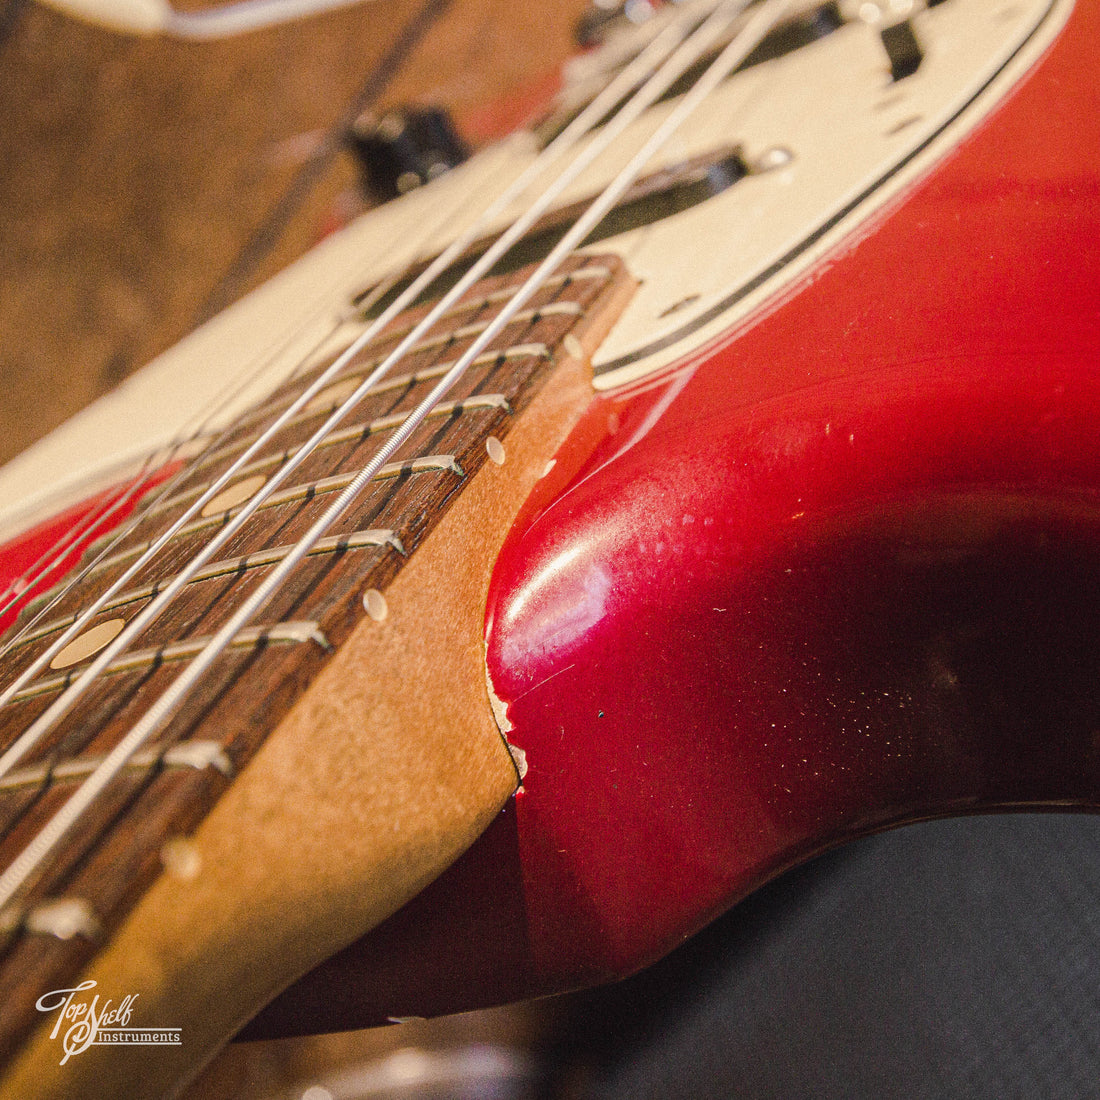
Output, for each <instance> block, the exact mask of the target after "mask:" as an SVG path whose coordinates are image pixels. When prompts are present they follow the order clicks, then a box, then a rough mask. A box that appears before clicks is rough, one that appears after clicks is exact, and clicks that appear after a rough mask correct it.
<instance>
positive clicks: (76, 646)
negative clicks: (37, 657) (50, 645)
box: [50, 619, 126, 672]
mask: <svg viewBox="0 0 1100 1100" xmlns="http://www.w3.org/2000/svg"><path fill="white" fill-rule="evenodd" d="M125 625H126V620H125V619H108V620H107V621H106V622H105V623H96V625H95V626H93V627H92V628H91V629H90V630H85V631H84V633H83V634H80V635H78V636H77V637H75V638H74V639H73V640H72V641H71V642H69V644H68V645H67V646H65V647H64V649H62V650H61V651H60V652H59V653H58V654H57V655H56V656H55V657H54V659H53V660H52V661H50V668H51V669H53V670H54V671H55V672H57V671H58V670H59V669H62V668H68V667H69V666H70V665H75V664H78V663H79V662H80V661H83V660H86V659H87V658H88V657H92V656H94V655H95V654H96V653H98V652H99V651H100V650H101V649H102V648H103V647H104V646H106V645H109V644H110V643H111V642H113V641H114V640H115V638H117V637H118V636H119V634H120V633H121V632H122V628H123V627H124V626H125Z"/></svg>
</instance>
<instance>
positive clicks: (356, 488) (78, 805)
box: [0, 0, 792, 906]
mask: <svg viewBox="0 0 1100 1100" xmlns="http://www.w3.org/2000/svg"><path fill="white" fill-rule="evenodd" d="M791 2H792V0H764V2H763V3H762V4H761V5H760V6H759V8H758V9H757V10H756V12H755V13H754V15H753V16H752V17H751V18H750V19H749V21H748V22H747V23H746V25H745V27H744V28H743V29H742V31H741V32H740V33H738V34H737V35H736V36H735V38H734V39H733V41H731V42H730V44H729V45H728V46H727V47H726V48H725V49H724V50H723V51H722V52H721V54H719V56H718V58H717V59H716V60H715V61H714V62H713V63H712V64H711V65H710V66H709V67H708V68H707V70H706V71H705V72H704V74H703V75H702V77H700V79H699V80H698V81H697V82H696V84H695V85H694V86H693V87H692V89H691V90H690V91H689V92H688V93H687V94H686V95H685V96H684V97H683V98H682V99H681V100H680V102H679V103H678V104H677V106H676V108H675V109H674V110H673V111H672V112H671V113H670V114H669V115H668V116H667V117H666V118H665V121H664V122H663V123H662V124H661V125H660V126H659V127H658V129H657V130H656V131H655V132H654V133H653V135H652V136H651V137H650V138H649V139H648V140H647V141H646V142H645V144H644V145H643V146H642V148H641V149H640V150H639V151H638V152H637V153H636V154H635V155H634V156H633V157H632V158H631V160H630V162H629V163H628V164H627V166H626V168H624V169H623V171H622V172H620V174H619V175H618V176H617V177H616V178H615V180H614V181H613V182H612V183H611V185H610V186H609V187H607V188H606V189H605V190H604V191H603V193H602V194H601V195H600V197H599V198H598V199H597V200H596V201H595V202H593V204H592V205H591V206H590V207H589V208H588V210H587V211H586V212H585V214H584V215H583V216H582V217H581V218H580V219H579V220H578V221H577V222H576V223H575V224H574V225H573V227H572V228H571V229H570V231H569V232H568V233H567V234H566V235H565V236H564V237H563V238H562V239H561V241H559V243H558V245H557V246H556V247H555V248H554V249H553V250H552V251H551V253H550V254H549V255H548V256H547V257H546V259H545V260H544V261H543V262H542V263H541V264H540V265H539V267H538V269H537V270H536V271H535V272H534V273H533V274H532V275H531V276H530V278H529V279H528V280H527V281H526V282H525V283H524V284H523V286H522V287H521V288H520V289H519V291H518V292H517V293H516V295H515V297H514V298H512V300H511V301H510V302H509V303H508V305H507V306H506V307H505V308H504V309H503V310H502V311H501V312H500V313H499V314H498V315H497V316H496V318H495V319H494V320H493V322H492V323H491V324H490V325H489V326H488V328H486V330H485V331H484V333H482V335H481V336H480V337H479V338H478V339H477V340H475V342H474V343H473V345H471V347H470V348H469V349H467V351H466V353H465V354H464V355H463V356H462V357H461V358H460V359H458V360H457V361H456V363H455V365H454V367H452V369H451V370H450V371H449V372H448V373H447V375H445V376H444V377H443V378H442V379H440V381H439V383H437V385H436V386H435V387H434V388H433V389H432V391H431V393H430V394H429V395H428V396H427V397H426V398H425V399H424V400H423V401H422V402H421V403H420V404H419V405H418V406H417V407H416V409H415V410H414V411H413V412H412V413H411V414H410V415H409V418H408V419H407V420H406V421H405V423H404V424H403V425H402V427H401V428H399V429H398V430H397V432H396V433H395V434H394V435H393V436H392V437H391V439H390V440H389V441H388V442H387V444H386V445H385V446H383V447H382V448H381V450H380V451H378V452H377V453H376V454H375V456H374V458H372V459H371V461H370V462H368V464H367V465H366V466H365V467H364V468H363V469H362V470H361V471H360V473H359V474H357V475H356V477H355V479H354V480H353V481H352V482H351V483H350V484H349V485H348V487H347V488H346V489H345V490H344V491H343V492H342V493H341V494H340V496H339V498H338V499H337V500H336V501H335V502H334V503H333V504H332V505H331V506H330V507H329V508H328V509H327V510H326V512H325V513H324V514H323V515H322V516H321V517H320V519H319V520H318V521H317V522H316V523H315V524H314V525H313V527H311V528H310V530H309V532H308V533H307V534H306V535H305V537H304V538H303V539H302V540H301V541H300V542H299V543H298V545H297V547H296V548H295V551H294V552H293V553H292V554H291V555H289V556H288V557H287V558H285V559H284V560H283V562H282V564H281V565H280V566H278V567H277V568H276V569H275V570H274V571H273V572H272V573H271V574H270V575H269V576H268V577H267V579H266V580H265V581H264V582H263V584H262V585H261V586H260V587H259V588H257V589H256V590H255V591H254V592H253V593H252V595H251V596H250V597H249V598H248V599H247V600H246V601H245V603H244V604H242V606H241V607H240V608H238V610H237V612H236V613H235V614H234V615H233V616H232V617H231V618H230V619H229V621H228V622H226V624H225V625H224V626H223V627H222V628H221V629H220V630H219V631H218V633H217V634H215V635H214V637H213V638H212V639H211V641H210V643H209V644H208V645H207V646H206V648H205V649H204V650H203V651H202V652H201V653H200V654H199V655H198V656H197V657H196V658H195V659H194V660H193V661H192V662H191V664H190V665H188V667H187V669H186V670H185V671H184V672H182V673H181V674H180V675H179V676H178V677H177V678H176V680H174V681H173V683H172V685H171V686H170V687H169V688H168V689H167V690H166V691H165V692H164V693H163V694H162V695H161V697H160V698H159V699H158V700H157V701H156V702H155V703H154V704H153V705H152V706H151V707H150V709H149V710H148V711H147V712H146V713H145V715H144V716H143V717H142V718H141V719H140V720H139V721H138V722H137V723H136V724H135V725H134V727H133V728H132V729H131V730H130V732H129V733H128V734H127V735H126V736H125V737H124V738H123V739H122V740H121V741H120V742H119V743H118V745H116V746H115V748H114V749H113V750H112V751H111V752H110V753H109V754H108V755H107V757H106V758H105V759H104V761H103V763H102V764H101V765H100V766H99V767H98V768H97V769H96V770H95V772H93V773H92V775H91V776H90V777H89V778H88V779H87V780H86V781H85V782H84V783H83V784H82V785H81V786H80V787H79V788H78V789H77V790H76V792H75V793H74V794H73V795H72V796H71V797H70V799H69V800H68V801H67V802H66V803H65V805H64V806H63V807H62V808H61V810H59V811H58V813H57V814H56V815H55V816H54V817H53V818H51V819H50V821H49V822H48V823H47V824H46V825H45V826H44V827H43V829H42V830H41V831H40V832H39V833H38V835H37V836H36V837H35V838H34V840H33V841H31V843H30V844H28V846H27V847H26V848H25V849H24V850H23V851H22V852H21V853H20V855H19V856H18V857H17V858H16V859H15V860H14V861H13V862H12V864H11V866H9V867H8V868H7V870H6V871H5V872H4V873H3V874H2V875H0V906H2V905H5V904H7V903H8V902H9V901H10V900H11V899H12V897H13V896H14V895H15V893H16V892H17V891H18V890H19V888H20V887H21V886H22V885H23V883H24V882H25V881H26V880H27V878H29V877H30V875H32V874H33V873H34V872H35V871H36V870H37V868H38V867H39V865H40V864H41V862H42V861H43V860H44V859H45V857H46V856H48V855H49V854H50V852H51V851H52V849H53V847H54V845H56V844H57V843H58V842H59V841H60V840H61V838H62V837H63V836H64V835H65V834H66V833H67V832H68V831H69V829H70V828H72V826H73V825H74V824H75V823H76V822H77V821H78V820H79V819H80V817H81V816H82V815H83V813H84V812H85V811H86V810H87V809H88V808H89V807H90V806H91V805H92V804H93V803H94V801H95V800H96V798H98V797H99V795H100V794H101V793H102V792H103V791H104V790H105V788H106V787H107V785H108V784H109V783H110V782H111V781H112V780H113V779H114V778H115V776H116V775H117V774H118V773H119V772H120V771H121V770H122V769H123V768H124V767H125V766H126V763H127V761H128V760H129V759H130V757H131V756H132V755H133V754H134V753H135V752H137V751H138V749H140V748H141V746H142V745H143V744H144V742H145V741H146V740H148V739H149V738H150V737H151V736H152V735H153V734H154V733H156V732H157V731H158V730H159V729H161V728H162V726H163V725H164V724H165V723H166V722H167V721H168V720H169V719H170V717H171V716H172V714H173V713H174V711H175V709H176V708H177V707H178V706H179V705H180V704H181V703H182V701H183V700H184V698H185V697H186V695H187V694H188V693H189V692H190V691H191V690H192V688H193V687H194V686H195V684H196V683H197V682H198V680H199V679H200V678H201V677H202V676H203V675H204V674H205V672H206V670H207V669H208V668H209V666H210V665H211V664H212V663H213V661H214V660H216V659H217V657H218V656H219V655H220V654H221V652H222V651H223V650H224V649H225V647H226V646H227V645H228V644H229V643H230V642H231V641H232V639H233V636H234V635H235V634H236V633H237V632H238V631H239V630H240V629H241V628H242V627H243V626H244V625H245V624H246V623H247V622H248V621H249V620H250V619H251V618H252V617H253V616H254V615H255V614H257V613H258V612H259V611H260V610H261V609H262V608H263V607H264V605H265V604H266V603H267V602H268V601H269V600H270V599H271V597H272V596H273V595H274V594H275V593H276V592H277V591H278V590H279V588H281V586H282V585H283V584H284V583H285V581H286V580H287V578H288V577H289V575H290V574H291V572H293V570H294V569H295V568H296V567H297V565H298V564H299V562H300V561H301V559H302V558H303V557H305V556H306V554H307V553H308V552H309V550H310V548H311V547H312V546H313V544H314V543H315V542H316V541H317V540H318V539H320V538H321V537H322V536H323V535H324V533H325V531H326V530H327V529H328V527H329V526H331V525H332V523H333V522H335V520H336V519H337V518H339V516H340V515H341V513H342V512H343V511H344V510H345V509H346V508H347V507H348V506H349V505H350V504H351V503H352V502H353V501H354V500H355V498H356V497H357V496H358V494H359V493H360V492H361V491H362V490H363V488H364V487H365V486H366V485H368V484H369V483H370V480H371V478H372V477H373V476H374V474H375V473H376V472H377V470H378V469H379V468H380V467H381V466H382V465H383V464H384V463H385V461H386V460H387V459H388V458H390V457H391V456H392V455H393V453H394V452H395V451H396V450H397V449H398V448H399V447H400V446H401V445H402V444H403V443H404V442H405V440H406V439H407V438H408V437H409V436H410V435H411V434H412V432H413V431H414V430H415V429H416V427H417V425H418V424H419V423H420V422H421V420H422V419H423V418H424V417H425V416H426V415H427V414H428V412H430V411H431V409H432V408H433V407H434V405H435V404H436V403H437V402H439V401H440V400H442V398H443V397H444V396H445V395H446V393H447V391H448V390H449V389H450V388H451V386H452V385H453V384H454V383H455V382H456V381H457V380H458V379H459V378H460V377H461V376H462V374H463V373H464V371H465V370H466V367H467V366H468V365H469V363H470V362H472V361H473V360H474V359H475V358H476V357H477V355H478V354H480V353H481V352H482V351H483V350H484V349H485V348H486V347H487V346H488V344H489V343H490V342H491V341H492V340H493V339H494V338H495V337H496V336H497V335H498V334H499V333H500V332H501V331H502V330H503V329H504V327H505V326H506V325H507V324H508V322H509V321H510V320H511V318H512V316H513V315H514V314H515V313H517V312H518V311H519V310H520V309H521V308H522V307H523V305H525V304H526V303H527V302H528V301H529V300H530V299H531V298H532V297H533V296H534V295H535V293H537V291H538V290H539V288H540V287H541V285H542V283H543V281H544V280H545V279H546V278H548V277H549V276H550V275H552V274H553V273H554V271H555V270H556V269H557V268H558V266H560V264H561V263H562V262H563V261H564V260H565V259H566V257H567V256H568V255H569V253H570V252H571V251H573V249H575V248H576V247H577V245H578V244H579V243H580V242H581V241H583V240H584V239H585V237H586V236H587V235H588V234H589V233H590V232H591V231H592V229H593V228H594V227H595V226H596V225H597V224H598V223H599V222H600V221H601V220H602V218H603V217H604V216H605V215H606V214H607V212H608V211H609V210H610V209H611V208H612V206H613V205H614V204H615V202H617V201H618V199H619V198H620V196H621V195H622V194H623V192H624V191H625V190H626V189H627V188H628V187H629V186H630V185H631V184H632V183H633V181H634V180H635V178H636V177H637V175H638V174H639V173H640V172H641V171H642V170H643V169H644V167H645V165H646V164H647V163H648V161H649V160H650V158H651V157H652V156H653V155H654V154H655V153H656V152H657V151H658V150H659V149H660V148H661V147H662V146H663V145H664V143H665V142H666V141H667V140H668V139H669V138H670V137H671V136H672V135H673V134H674V133H675V132H676V130H677V129H679V127H680V126H681V125H682V124H683V122H684V121H685V119H686V118H688V116H689V115H690V114H691V113H692V112H694V111H695V110H696V109H697V108H698V107H699V105H700V104H701V103H702V102H703V101H704V100H705V99H706V98H707V97H708V96H709V95H710V94H711V92H712V91H713V90H714V89H715V88H716V87H717V85H718V84H719V83H720V82H721V81H722V80H724V79H725V78H726V77H727V76H728V75H729V73H730V72H732V71H733V69H734V68H736V67H737V66H738V65H739V64H740V63H741V62H742V61H743V60H744V59H745V58H746V57H747V55H748V54H749V53H750V52H751V51H752V50H753V49H754V48H755V47H756V46H757V45H758V44H759V42H760V40H761V39H762V38H763V37H764V36H765V35H766V34H767V33H768V31H769V30H770V29H771V28H772V27H774V26H775V24H776V23H777V22H778V20H779V19H780V18H782V16H783V14H784V12H785V11H786V9H787V8H788V7H789V5H790V3H791ZM349 405H350V402H349Z"/></svg>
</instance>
